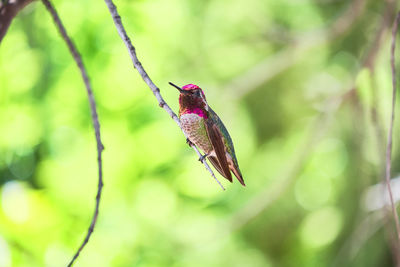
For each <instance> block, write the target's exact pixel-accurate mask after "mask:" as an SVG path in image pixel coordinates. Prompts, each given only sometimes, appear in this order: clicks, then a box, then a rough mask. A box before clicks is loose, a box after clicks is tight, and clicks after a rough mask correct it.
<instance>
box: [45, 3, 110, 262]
mask: <svg viewBox="0 0 400 267" xmlns="http://www.w3.org/2000/svg"><path fill="white" fill-rule="evenodd" d="M42 2H43V4H44V5H45V6H46V8H47V10H48V11H49V12H50V14H51V16H52V18H53V20H54V23H55V24H56V26H57V28H58V30H59V32H60V34H61V35H62V37H63V39H64V41H65V42H66V43H67V45H68V49H69V51H70V52H71V54H72V56H73V58H74V60H75V62H76V64H77V65H78V68H79V70H80V72H81V75H82V78H83V81H84V83H85V87H86V91H87V94H88V98H89V104H90V111H91V115H92V122H93V127H94V131H95V135H96V144H97V163H98V175H99V181H98V186H97V194H96V205H95V210H94V214H93V217H92V221H91V223H90V226H89V229H88V232H87V234H86V237H85V239H84V240H83V242H82V244H81V246H80V247H79V249H78V250H77V251H76V253H75V255H74V257H73V258H72V260H71V261H70V263H69V264H68V266H72V264H73V263H74V262H75V260H76V259H77V258H78V256H79V254H80V252H81V251H82V249H83V248H84V247H85V246H86V244H87V243H88V242H89V238H90V236H91V235H92V233H93V230H94V227H95V225H96V222H97V217H98V215H99V205H100V198H101V192H102V188H103V170H102V159H101V152H102V151H103V149H104V146H103V144H102V142H101V138H100V123H99V119H98V115H97V110H96V103H95V101H94V97H93V90H92V87H91V85H90V82H89V77H88V75H87V72H86V69H85V67H84V65H83V62H82V58H81V56H80V55H79V52H78V50H77V48H76V47H75V45H74V44H73V42H72V40H71V38H69V36H68V34H67V31H66V30H65V28H64V26H63V24H62V22H61V19H60V17H59V16H58V14H57V11H56V10H55V8H54V7H53V5H52V4H51V3H50V1H49V0H42Z"/></svg>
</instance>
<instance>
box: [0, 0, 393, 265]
mask: <svg viewBox="0 0 400 267" xmlns="http://www.w3.org/2000/svg"><path fill="white" fill-rule="evenodd" d="M54 4H55V6H56V8H57V10H58V11H59V13H60V16H61V18H62V20H63V22H64V24H65V27H66V28H67V31H68V32H69V34H70V36H71V37H72V38H73V40H74V42H75V44H76V45H77V47H78V49H79V51H80V53H81V54H82V56H83V60H84V63H85V65H86V67H87V70H88V72H89V76H90V79H91V82H92V85H93V89H94V95H95V99H96V102H97V107H98V113H99V118H100V123H101V134H102V140H103V143H104V146H105V151H104V153H103V156H104V159H103V163H104V182H105V187H104V191H103V196H102V199H101V210H100V216H99V219H98V224H97V226H96V228H95V231H94V234H93V236H92V238H91V240H90V242H89V244H88V245H87V247H86V248H85V249H84V251H83V253H82V254H81V256H80V258H79V259H78V261H77V263H76V265H75V266H146V267H147V266H174V267H178V266H179V267H180V266H254V267H257V266H392V265H393V264H394V263H393V262H394V259H393V256H392V250H393V249H395V247H394V245H393V233H392V231H393V230H392V228H393V224H392V221H391V218H390V217H388V216H387V215H385V213H384V212H383V210H382V209H381V205H380V203H381V198H380V197H379V196H380V194H375V195H374V194H373V191H371V186H373V185H374V184H377V183H379V182H380V181H381V180H382V167H383V157H384V152H385V143H386V141H385V139H386V132H387V125H388V118H389V110H390V101H391V100H390V95H391V75H390V62H389V50H390V30H391V25H392V21H393V17H394V14H395V10H396V4H394V1H375V0H355V1H345V0H282V1H276V0H230V1H228V0H225V1H223V0H206V1H197V0H188V1H183V0H173V1H161V0H153V1H150V0H138V1H128V0H119V1H116V5H117V6H118V10H119V11H120V14H121V16H122V20H123V22H124V24H125V26H126V29H127V31H128V34H129V35H130V37H131V38H132V41H133V43H134V45H135V46H136V49H137V53H138V56H139V58H140V60H141V61H142V63H143V65H144V67H145V69H146V70H147V71H148V73H149V75H150V76H151V78H152V79H153V81H154V82H155V83H156V84H157V85H158V86H159V87H160V89H161V93H162V95H163V97H164V98H165V100H166V101H167V103H168V104H169V105H170V106H171V107H172V108H173V110H175V111H177V110H178V105H177V104H178V93H177V91H176V90H175V89H174V88H172V87H170V86H169V85H168V82H169V81H172V82H174V83H176V84H179V85H184V84H187V83H194V84H197V85H199V86H200V87H202V88H203V90H204V91H205V93H206V96H207V99H208V101H209V103H210V106H212V107H213V109H214V110H215V111H216V112H217V113H218V114H219V115H220V117H221V118H222V120H223V121H224V122H225V125H226V126H227V128H228V129H229V131H230V134H231V136H232V138H233V141H234V143H235V148H236V151H237V157H238V160H239V163H240V167H241V170H242V173H243V176H244V179H245V181H246V184H247V187H245V188H243V187H242V186H241V185H240V184H239V183H238V182H237V181H234V183H233V184H230V183H229V182H226V180H224V179H223V178H222V177H221V176H218V178H219V179H220V180H221V182H222V183H223V184H224V185H225V186H226V189H227V190H226V191H222V190H221V189H220V188H219V186H218V184H216V183H215V181H213V179H212V178H211V177H210V175H209V173H208V172H207V171H206V170H205V168H204V166H202V165H201V164H200V163H199V162H198V160H197V156H196V154H195V153H194V152H193V150H192V149H190V148H189V147H188V146H187V145H186V143H185V138H184V136H183V134H182V133H181V131H180V129H179V128H178V127H177V125H176V124H175V122H174V121H173V120H171V119H170V117H169V116H168V114H167V113H166V112H165V111H164V110H162V109H161V108H159V107H158V103H157V102H156V99H155V98H154V96H153V95H152V93H151V91H150V90H149V89H148V88H147V87H146V85H145V84H144V82H143V81H142V80H141V78H140V76H139V75H138V73H137V72H136V70H134V69H133V68H132V63H131V61H130V58H129V55H128V53H127V51H126V48H125V46H124V44H123V43H122V41H121V40H120V38H119V36H118V35H117V31H116V29H115V27H114V24H113V22H112V19H111V16H110V14H109V13H108V10H107V7H106V5H105V4H104V2H103V1H94V0H87V1H61V0H57V1H54ZM398 125H399V123H396V127H395V134H394V146H395V147H394V161H393V162H394V166H393V173H394V174H396V173H397V172H398V171H399V170H400V165H399V164H397V162H398V160H399V157H398V156H399V153H398V148H399V146H398V142H397V140H399V138H400V129H399V127H398ZM0 129H1V130H0V183H1V188H0V204H1V205H0V266H1V267H3V266H65V265H66V263H67V262H68V261H69V260H70V259H71V257H72V255H73V253H74V252H75V250H76V249H77V247H78V246H79V244H80V243H81V241H82V240H83V238H84V236H85V234H86V232H87V228H88V225H89V223H90V220H91V216H92V213H93V208H94V199H95V194H96V190H97V169H96V168H97V165H96V164H97V162H96V144H95V139H94V131H93V128H92V123H91V118H90V111H89V106H88V100H87V95H86V92H85V88H84V86H83V82H82V80H81V77H80V74H79V71H78V69H77V67H76V66H75V63H74V62H73V60H72V57H71V55H70V54H69V52H68V50H67V48H66V45H65V43H64V42H63V40H62V39H61V37H60V36H59V34H58V33H57V31H56V28H55V26H54V24H53V22H52V20H51V18H50V16H49V14H48V13H47V11H46V10H45V8H44V7H43V5H42V4H41V3H40V2H35V3H33V4H30V5H29V6H27V7H26V8H25V9H24V10H23V11H22V12H21V13H20V14H19V15H18V17H17V18H16V19H15V20H14V21H13V23H12V25H11V27H10V29H9V31H8V33H7V35H6V36H5V38H4V40H3V41H2V43H1V45H0ZM378 191H379V190H378ZM379 192H381V191H379Z"/></svg>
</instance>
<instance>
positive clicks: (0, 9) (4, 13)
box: [0, 0, 33, 43]
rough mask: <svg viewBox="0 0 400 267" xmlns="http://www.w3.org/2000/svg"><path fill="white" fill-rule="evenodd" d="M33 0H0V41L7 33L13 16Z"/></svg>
mask: <svg viewBox="0 0 400 267" xmlns="http://www.w3.org/2000/svg"><path fill="white" fill-rule="evenodd" d="M32 1H33V0H15V1H12V2H10V1H6V2H5V3H2V2H0V43H1V41H2V40H3V38H4V36H5V35H6V33H7V30H8V28H9V27H10V24H11V22H12V20H13V18H14V17H15V16H16V15H17V14H18V12H19V11H20V10H21V9H23V8H24V7H25V6H26V5H28V4H29V3H31V2H32Z"/></svg>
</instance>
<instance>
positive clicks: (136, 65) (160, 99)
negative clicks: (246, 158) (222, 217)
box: [104, 0, 225, 190]
mask: <svg viewBox="0 0 400 267" xmlns="http://www.w3.org/2000/svg"><path fill="white" fill-rule="evenodd" d="M104 1H105V2H106V5H107V7H108V9H109V10H110V14H111V16H112V18H113V20H114V24H115V27H116V28H117V31H118V34H119V36H120V37H121V39H122V41H123V42H124V43H125V45H126V47H127V48H128V52H129V55H130V57H131V59H132V63H133V66H134V68H136V70H137V71H138V72H139V74H140V76H141V77H142V79H143V80H144V82H145V83H146V84H147V86H148V87H149V88H150V90H151V91H152V92H153V94H154V96H155V97H156V99H157V101H158V104H159V106H160V107H161V108H163V109H164V110H165V111H166V112H167V113H168V114H169V116H170V117H171V118H172V119H173V120H174V121H175V122H176V124H178V126H179V128H181V130H182V132H183V134H184V135H185V137H186V138H187V136H186V134H185V132H184V131H183V129H182V126H181V123H180V121H179V118H178V117H177V116H176V114H175V113H174V112H173V111H172V109H171V108H170V107H169V106H168V104H167V103H166V102H165V100H164V99H163V97H162V96H161V93H160V89H159V88H158V87H157V86H156V85H155V84H154V83H153V81H152V80H151V79H150V77H149V75H148V74H147V72H146V71H145V70H144V68H143V66H142V63H140V61H139V59H138V58H137V55H136V49H135V47H134V46H133V45H132V42H131V40H130V38H129V36H128V34H127V33H126V31H125V28H124V26H123V24H122V21H121V17H120V15H119V14H118V11H117V7H116V6H115V5H114V3H113V1H112V0H104ZM191 147H192V148H193V149H194V150H195V151H196V153H197V155H198V156H199V158H202V155H201V153H200V151H199V150H198V149H197V147H196V146H195V145H194V144H191ZM201 162H202V163H203V164H204V166H205V167H206V169H207V170H208V171H209V172H210V174H211V176H212V177H213V178H214V179H215V181H217V183H218V184H219V185H220V187H221V188H222V189H223V190H225V188H224V187H223V186H222V184H221V183H220V182H219V181H218V179H217V177H215V175H214V173H213V171H212V170H211V168H210V166H209V165H208V164H207V162H206V160H205V158H203V160H201Z"/></svg>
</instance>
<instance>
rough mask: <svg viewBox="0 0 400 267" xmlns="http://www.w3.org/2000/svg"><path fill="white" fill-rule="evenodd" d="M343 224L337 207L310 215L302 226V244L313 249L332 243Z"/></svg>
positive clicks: (323, 209) (326, 208) (327, 208)
mask: <svg viewBox="0 0 400 267" xmlns="http://www.w3.org/2000/svg"><path fill="white" fill-rule="evenodd" d="M342 224H343V216H342V214H341V212H340V210H338V209H337V208H335V207H325V208H322V209H320V210H318V211H314V212H312V213H310V214H309V215H308V216H307V217H306V218H305V219H304V221H303V223H302V224H301V226H300V235H301V240H302V242H303V243H304V244H305V245H307V246H308V247H311V248H318V247H322V246H326V245H328V244H330V243H332V242H333V241H334V240H335V238H336V237H337V236H338V234H339V231H340V229H341V227H342Z"/></svg>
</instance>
